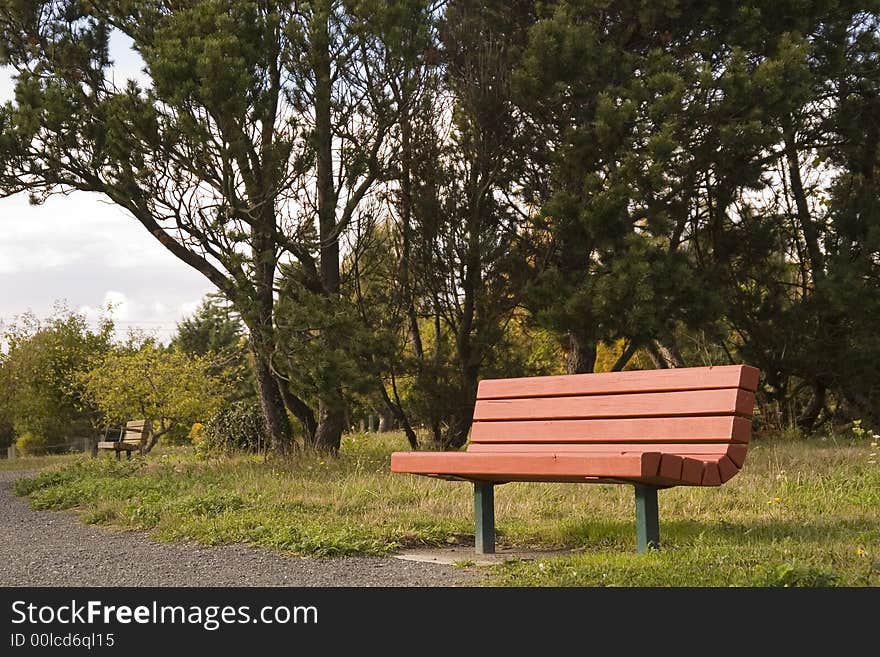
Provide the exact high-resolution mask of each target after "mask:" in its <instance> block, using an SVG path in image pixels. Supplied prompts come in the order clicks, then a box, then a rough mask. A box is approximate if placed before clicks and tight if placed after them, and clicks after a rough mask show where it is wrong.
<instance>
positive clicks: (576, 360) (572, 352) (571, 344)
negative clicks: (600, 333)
mask: <svg viewBox="0 0 880 657" xmlns="http://www.w3.org/2000/svg"><path fill="white" fill-rule="evenodd" d="M596 352H597V348H596V341H595V340H592V339H590V337H589V336H588V335H587V333H586V331H582V330H580V329H574V330H571V331H569V332H568V360H567V362H566V368H565V369H566V371H567V372H568V373H569V374H591V373H592V372H593V371H594V369H595V367H596Z"/></svg>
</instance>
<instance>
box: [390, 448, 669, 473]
mask: <svg viewBox="0 0 880 657" xmlns="http://www.w3.org/2000/svg"><path fill="white" fill-rule="evenodd" d="M659 462H660V455H659V454H628V455H627V454H624V455H596V456H589V457H586V456H575V455H566V456H557V455H525V454H475V453H469V452H395V453H394V454H392V455H391V471H392V472H410V473H413V474H430V475H456V476H460V477H474V478H479V477H480V476H481V475H485V476H487V477H488V476H493V477H497V476H504V477H511V478H516V477H519V476H530V477H533V476H547V477H577V478H584V477H619V478H636V479H637V478H639V477H653V476H655V475H656V474H657V469H658V466H659Z"/></svg>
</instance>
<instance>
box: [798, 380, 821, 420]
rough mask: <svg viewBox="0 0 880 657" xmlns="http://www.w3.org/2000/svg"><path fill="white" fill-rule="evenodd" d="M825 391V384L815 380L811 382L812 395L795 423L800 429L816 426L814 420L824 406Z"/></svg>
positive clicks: (817, 417)
mask: <svg viewBox="0 0 880 657" xmlns="http://www.w3.org/2000/svg"><path fill="white" fill-rule="evenodd" d="M825 391H826V389H825V386H824V385H823V384H822V383H819V382H818V381H817V382H815V383H814V384H813V396H812V397H811V398H810V403H809V404H808V405H807V407H806V408H805V409H804V412H803V414H802V415H801V416H800V417H799V418H798V422H797V423H798V426H799V427H800V428H801V429H807V430H810V429H812V428H813V427H815V426H816V420H818V419H819V414H820V413H821V412H822V409H823V408H825Z"/></svg>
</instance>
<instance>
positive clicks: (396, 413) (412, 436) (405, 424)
mask: <svg viewBox="0 0 880 657" xmlns="http://www.w3.org/2000/svg"><path fill="white" fill-rule="evenodd" d="M379 391H380V392H381V393H382V401H384V402H385V406H387V407H388V409H389V410H390V412H391V413H392V414H393V417H395V418H397V421H398V422H399V423H400V426H401V427H402V428H403V432H404V433H405V434H406V439H407V441H409V446H410V447H412V448H413V449H418V448H419V439H418V436H416V432H415V431H414V430H413V428H412V424H410V421H409V418H408V417H407V416H406V413H404V411H403V408H402V406H401V404H400V398H399V397H398V396H397V388H396V387H395V388H394V397H395V401H392V399H391V397H389V396H388V391H386V390H385V386H384V385H383V384H382V383H381V382H380V384H379Z"/></svg>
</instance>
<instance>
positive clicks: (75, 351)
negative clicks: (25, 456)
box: [0, 306, 113, 450]
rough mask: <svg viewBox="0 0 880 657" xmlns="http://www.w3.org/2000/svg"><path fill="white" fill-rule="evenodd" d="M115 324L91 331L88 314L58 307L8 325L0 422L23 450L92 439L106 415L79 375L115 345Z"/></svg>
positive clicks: (1, 359) (0, 363)
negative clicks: (44, 316)
mask: <svg viewBox="0 0 880 657" xmlns="http://www.w3.org/2000/svg"><path fill="white" fill-rule="evenodd" d="M112 333H113V324H112V322H111V321H110V320H106V319H105V320H102V321H101V322H100V324H99V326H98V328H97V330H93V329H91V328H90V327H89V325H88V323H87V322H86V319H85V317H84V316H82V315H80V314H77V313H74V312H72V311H70V310H68V309H66V308H64V307H60V306H59V307H58V308H57V309H56V312H55V314H54V315H53V316H51V317H50V318H48V319H46V320H40V319H38V318H37V317H36V316H34V315H30V314H28V315H24V316H22V317H21V318H19V319H18V320H17V321H16V322H14V323H12V324H10V325H8V326H7V327H6V328H5V331H4V332H3V335H2V342H4V343H5V345H6V348H5V350H3V351H0V387H2V389H3V391H4V394H3V395H2V396H0V424H5V425H6V435H7V437H8V438H7V439H9V438H12V436H10V435H9V433H10V432H9V429H10V428H11V429H12V430H13V432H14V435H16V436H18V437H19V439H20V440H22V439H23V440H22V446H23V447H24V446H25V445H27V446H28V449H31V450H36V449H38V447H39V446H41V445H42V446H45V445H57V444H60V443H63V442H64V441H65V440H67V439H69V438H74V437H81V436H88V435H92V434H93V433H94V432H95V431H96V430H97V427H98V425H99V424H100V422H101V419H102V411H101V409H100V408H99V407H97V406H96V405H94V404H93V403H92V402H91V399H90V398H89V397H88V395H87V394H86V391H85V389H84V387H83V385H82V383H81V380H80V379H79V377H80V376H81V375H82V374H83V373H84V372H85V371H86V370H87V369H88V368H89V367H90V365H91V363H92V361H93V359H95V358H99V357H101V355H102V354H105V353H107V351H108V350H109V349H110V347H111V340H112Z"/></svg>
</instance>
